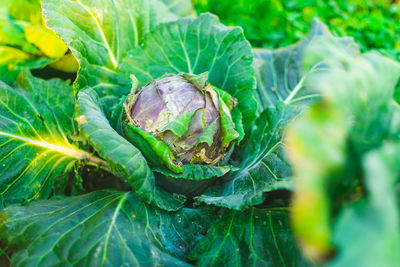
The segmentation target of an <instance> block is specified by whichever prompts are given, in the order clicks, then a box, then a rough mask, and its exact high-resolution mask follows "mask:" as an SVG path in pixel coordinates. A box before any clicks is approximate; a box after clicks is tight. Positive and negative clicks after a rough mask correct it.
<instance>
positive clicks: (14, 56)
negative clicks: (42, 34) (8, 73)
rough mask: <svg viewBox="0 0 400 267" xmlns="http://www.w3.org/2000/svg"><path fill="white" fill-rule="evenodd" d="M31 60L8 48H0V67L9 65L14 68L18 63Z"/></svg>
mask: <svg viewBox="0 0 400 267" xmlns="http://www.w3.org/2000/svg"><path fill="white" fill-rule="evenodd" d="M30 59H32V57H31V55H29V54H27V53H25V52H23V51H21V50H19V49H16V48H13V47H8V46H0V65H7V64H10V65H11V66H15V65H17V64H18V63H22V62H25V61H27V60H30Z"/></svg>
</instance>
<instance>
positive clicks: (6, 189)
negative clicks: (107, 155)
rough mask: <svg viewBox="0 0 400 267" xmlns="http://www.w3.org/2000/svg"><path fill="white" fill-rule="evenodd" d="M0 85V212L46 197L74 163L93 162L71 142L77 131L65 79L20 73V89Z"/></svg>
mask: <svg viewBox="0 0 400 267" xmlns="http://www.w3.org/2000/svg"><path fill="white" fill-rule="evenodd" d="M0 87H1V89H0V90H1V93H0V208H1V207H4V206H5V205H8V204H10V203H18V202H24V201H26V202H28V201H31V200H33V199H37V198H47V197H49V196H50V195H51V194H52V190H53V185H54V182H55V180H57V179H58V178H59V177H61V176H63V175H64V174H66V173H68V172H70V171H71V170H72V169H73V168H74V165H75V163H76V162H77V161H78V160H86V159H92V161H96V159H95V158H94V157H93V156H92V155H90V154H88V153H87V152H85V151H82V150H80V149H78V148H77V147H76V146H75V145H73V144H72V142H71V140H70V137H71V136H73V135H74V134H75V133H76V126H75V123H74V121H73V112H74V94H73V90H72V87H70V86H68V85H67V83H66V82H65V81H61V80H50V81H44V80H41V79H38V78H33V77H32V76H31V74H30V73H29V72H24V73H21V75H20V76H19V80H18V87H19V88H22V89H19V88H11V87H9V86H7V85H6V84H4V83H0ZM55 88H57V90H55ZM97 162H98V163H100V161H97Z"/></svg>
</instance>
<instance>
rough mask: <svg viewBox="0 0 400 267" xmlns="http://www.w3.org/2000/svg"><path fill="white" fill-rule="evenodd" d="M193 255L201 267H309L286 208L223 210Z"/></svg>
mask: <svg viewBox="0 0 400 267" xmlns="http://www.w3.org/2000/svg"><path fill="white" fill-rule="evenodd" d="M217 217H218V219H217V221H216V222H214V224H213V226H212V228H211V229H210V231H209V233H208V234H207V235H206V236H205V237H204V238H203V239H202V240H201V241H200V242H199V244H198V245H197V246H196V247H195V249H194V251H193V252H192V254H191V258H192V259H194V260H197V265H198V266H306V265H307V262H306V261H305V260H304V259H303V257H302V255H301V253H300V251H299V249H298V247H297V243H296V240H295V238H294V237H293V235H292V233H291V231H290V226H289V222H288V211H287V210H286V209H271V210H268V209H256V208H251V209H248V210H246V211H243V212H239V211H229V210H225V209H223V210H221V212H220V213H219V214H218V216H217Z"/></svg>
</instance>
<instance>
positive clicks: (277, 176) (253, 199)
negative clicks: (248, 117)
mask: <svg viewBox="0 0 400 267" xmlns="http://www.w3.org/2000/svg"><path fill="white" fill-rule="evenodd" d="M297 113H298V111H297V108H295V107H292V106H290V105H286V104H283V103H277V107H276V108H268V109H266V110H265V111H264V112H262V113H261V115H260V117H259V118H258V119H257V121H256V123H255V128H254V129H253V131H252V132H251V135H250V137H249V140H248V143H247V144H246V146H245V148H244V149H241V148H238V149H237V150H238V151H237V155H235V156H234V157H235V158H236V159H238V161H239V162H240V166H239V171H235V172H233V173H232V174H231V175H230V176H229V177H227V178H226V179H225V181H224V183H220V184H217V185H215V186H212V187H210V188H209V189H208V190H207V191H206V192H205V193H203V194H202V195H201V196H199V197H196V200H197V201H200V202H205V203H207V204H212V205H217V206H222V207H227V208H231V209H236V210H240V209H244V208H247V207H249V206H251V205H258V204H261V203H262V202H263V201H264V199H265V194H264V193H265V192H268V191H273V190H278V189H288V190H291V189H293V185H292V180H291V175H292V174H291V169H290V166H289V164H288V162H287V161H286V158H285V153H284V152H285V147H284V144H283V130H284V128H285V126H286V125H287V123H288V122H289V121H290V120H291V119H292V118H293V117H294V116H295V115H297Z"/></svg>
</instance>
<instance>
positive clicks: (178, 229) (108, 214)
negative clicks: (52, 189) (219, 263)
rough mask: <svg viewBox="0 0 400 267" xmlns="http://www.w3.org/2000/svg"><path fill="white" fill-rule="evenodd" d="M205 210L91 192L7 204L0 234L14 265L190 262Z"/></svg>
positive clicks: (129, 194)
mask: <svg viewBox="0 0 400 267" xmlns="http://www.w3.org/2000/svg"><path fill="white" fill-rule="evenodd" d="M207 214H208V213H207V212H202V211H201V210H190V209H184V210H182V211H180V212H176V213H169V212H165V211H162V210H158V209H155V208H153V207H150V206H148V205H146V204H144V203H143V202H141V201H140V200H139V199H138V198H137V197H136V196H135V194H134V193H133V192H118V191H95V192H92V193H90V194H87V195H82V196H78V197H70V198H65V199H61V200H46V201H36V202H33V203H31V204H29V205H27V206H22V207H21V206H11V207H9V208H7V209H5V210H3V211H2V212H1V213H0V218H1V220H0V221H1V222H0V235H1V237H2V239H3V238H4V240H5V241H6V242H7V244H8V246H9V247H10V248H12V249H14V250H15V251H16V252H15V254H14V255H13V256H12V260H11V264H12V266H27V265H29V266H54V265H57V266H71V265H74V266H190V265H189V264H187V263H185V262H184V261H183V260H184V259H185V258H186V254H187V253H188V251H189V250H190V249H191V248H192V247H193V245H194V244H195V243H196V242H197V240H198V239H199V238H200V237H201V235H202V234H204V233H205V231H206V230H207V229H206V227H208V222H207V220H208V215H207Z"/></svg>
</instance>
